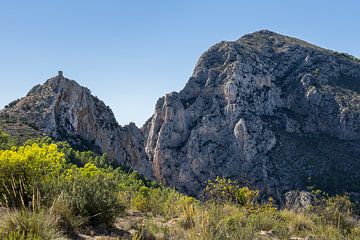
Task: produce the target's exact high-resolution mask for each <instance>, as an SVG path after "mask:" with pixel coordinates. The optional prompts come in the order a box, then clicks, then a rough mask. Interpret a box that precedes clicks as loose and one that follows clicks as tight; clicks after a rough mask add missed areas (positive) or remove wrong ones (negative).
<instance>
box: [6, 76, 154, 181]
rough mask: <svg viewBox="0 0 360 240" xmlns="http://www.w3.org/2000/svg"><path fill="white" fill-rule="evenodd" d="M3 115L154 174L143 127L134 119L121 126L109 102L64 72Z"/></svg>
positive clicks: (38, 87)
mask: <svg viewBox="0 0 360 240" xmlns="http://www.w3.org/2000/svg"><path fill="white" fill-rule="evenodd" d="M0 118H1V119H12V120H13V122H15V123H19V122H20V123H22V124H23V125H25V126H27V128H29V127H32V128H33V130H34V131H38V132H42V133H44V134H46V135H48V136H51V137H53V138H55V139H59V140H66V141H68V142H70V143H71V144H72V145H73V146H75V147H78V148H80V149H91V150H93V151H95V152H98V153H107V155H108V156H109V158H110V159H113V160H115V161H117V163H120V164H122V165H127V166H129V167H133V168H135V169H137V170H139V171H141V172H142V173H143V174H145V175H146V176H148V177H151V166H150V165H149V162H148V161H147V157H146V154H145V152H144V150H143V148H142V147H139V146H143V137H142V133H141V131H140V130H139V129H138V128H137V127H136V126H135V124H133V123H131V124H129V125H127V126H124V127H121V126H119V124H118V123H117V121H116V119H115V117H114V114H113V112H112V111H111V109H110V108H109V107H108V106H106V105H105V104H104V103H103V102H102V101H100V100H99V99H98V98H97V97H94V96H92V95H91V92H90V90H89V89H87V88H84V87H81V86H80V85H79V84H77V83H76V82H75V81H73V80H70V79H67V78H65V77H63V76H62V73H61V72H60V73H59V75H58V76H56V77H53V78H50V79H49V80H47V81H46V82H45V84H43V85H37V86H35V87H33V88H32V89H31V90H30V91H29V93H28V94H27V96H26V97H24V98H22V99H20V100H18V101H16V102H15V103H13V104H11V105H10V106H8V107H6V108H5V109H3V110H2V111H1V112H0ZM10 123H11V122H10ZM6 125H7V126H8V125H10V124H9V123H8V124H6ZM5 128H6V126H5Z"/></svg>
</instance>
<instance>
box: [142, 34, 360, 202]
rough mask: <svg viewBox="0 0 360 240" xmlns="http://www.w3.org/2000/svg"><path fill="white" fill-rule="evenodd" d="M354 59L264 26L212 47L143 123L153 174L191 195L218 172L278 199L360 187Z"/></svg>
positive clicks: (359, 75)
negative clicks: (314, 190)
mask: <svg viewBox="0 0 360 240" xmlns="http://www.w3.org/2000/svg"><path fill="white" fill-rule="evenodd" d="M359 123H360V64H359V60H357V59H355V58H353V57H351V56H348V55H344V54H339V53H335V52H332V51H329V50H325V49H322V48H319V47H316V46H313V45H311V44H308V43H306V42H303V41H300V40H298V39H294V38H289V37H285V36H282V35H279V34H276V33H273V32H269V31H259V32H255V33H253V34H249V35H245V36H243V37H242V38H240V39H239V40H237V41H234V42H221V43H219V44H216V45H215V46H213V47H211V48H210V49H209V50H208V51H207V52H205V53H204V54H203V55H202V56H201V58H200V60H199V61H198V63H197V65H196V68H195V70H194V73H193V76H192V77H191V78H190V80H189V82H188V83H187V84H186V86H185V88H184V89H183V90H182V91H180V92H179V93H170V94H168V95H166V96H165V97H163V98H161V99H160V100H159V101H158V103H157V104H156V108H155V114H154V115H153V117H152V118H151V119H150V120H149V121H148V122H147V123H146V124H145V126H144V132H145V138H146V140H145V150H146V153H147V154H148V156H149V160H150V162H151V164H152V167H153V173H154V175H155V177H156V178H157V179H158V180H160V181H162V182H163V183H165V184H167V185H171V186H176V187H177V188H179V189H181V190H182V191H184V192H187V193H191V194H194V195H196V194H198V192H199V190H200V189H202V188H203V187H204V183H205V182H206V180H208V179H212V178H215V177H216V176H217V175H220V176H224V177H229V178H234V179H237V180H239V181H240V182H243V183H245V184H249V185H251V186H255V187H257V188H260V189H261V190H262V192H263V193H266V194H269V195H272V196H274V197H275V198H277V199H279V198H282V196H283V194H284V192H286V191H288V190H292V189H303V188H305V187H306V186H313V185H314V186H316V187H319V188H323V189H325V190H327V191H330V192H339V191H348V190H353V191H359V190H360V185H359V183H360V172H359V169H360V161H359V159H358V156H359V153H360V142H359V138H360V124H359Z"/></svg>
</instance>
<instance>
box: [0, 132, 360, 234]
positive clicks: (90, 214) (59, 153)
mask: <svg viewBox="0 0 360 240" xmlns="http://www.w3.org/2000/svg"><path fill="white" fill-rule="evenodd" d="M7 138H8V136H7V135H6V134H5V135H1V133H0V141H1V143H5V144H3V145H1V146H5V147H3V149H2V150H0V207H5V208H4V209H5V210H1V208H0V210H1V211H2V212H0V239H56V238H58V237H60V236H61V232H65V233H69V232H73V231H79V229H82V228H83V227H84V225H85V224H86V225H87V224H91V225H98V224H102V223H106V224H108V225H110V224H111V223H113V222H114V220H115V218H116V217H118V216H119V215H122V214H123V213H124V212H125V208H126V209H128V210H139V211H141V212H142V214H143V216H144V217H145V216H146V217H145V220H144V221H143V222H141V223H139V224H134V225H132V227H134V228H138V229H137V230H138V231H139V233H138V234H137V235H133V238H134V239H146V238H148V239H169V238H174V239H190V240H191V239H204V240H205V239H207V240H208V239H209V240H211V239H241V240H246V239H249V240H250V239H263V238H262V236H260V235H259V234H260V232H261V231H268V232H269V233H271V234H273V235H274V236H276V238H278V239H290V238H291V237H295V236H296V237H302V238H306V237H308V238H313V239H350V240H353V239H354V240H355V239H360V225H359V221H358V220H357V219H358V217H357V216H356V215H355V212H354V210H353V208H354V206H353V204H352V203H351V201H350V199H349V197H348V196H347V195H343V196H333V197H330V196H329V195H327V194H324V193H322V192H320V191H314V193H315V194H316V195H317V196H318V198H317V199H318V202H317V204H316V205H315V206H314V207H313V208H310V209H309V210H308V211H307V212H303V213H296V212H292V211H289V210H277V209H275V208H274V207H273V206H272V201H269V202H268V203H265V204H259V203H258V202H257V198H258V195H259V192H258V191H257V190H252V189H249V188H247V187H241V186H239V184H238V183H237V182H236V181H233V180H230V179H225V178H220V177H217V178H216V179H215V180H214V181H209V182H208V185H207V187H206V189H205V196H206V200H208V201H205V202H199V201H197V200H196V199H194V198H192V197H189V196H186V195H183V194H181V193H179V192H177V191H176V190H174V189H171V188H167V187H163V186H160V185H159V184H157V183H156V182H151V181H148V180H146V179H144V178H143V177H142V176H140V175H139V174H138V173H136V172H125V171H124V170H122V169H120V168H117V169H113V168H112V167H110V161H109V160H108V159H107V157H106V155H103V156H97V155H96V154H94V153H92V152H80V151H76V150H74V149H72V148H71V147H70V145H69V144H68V143H66V142H57V143H56V142H54V141H53V140H52V139H50V138H42V139H36V140H31V141H28V142H26V143H25V144H24V145H23V146H20V147H11V146H10V145H11V143H10V144H9V140H7ZM9 209H12V210H9ZM87 226H88V225H87ZM60 230H61V231H60ZM264 239H266V238H264Z"/></svg>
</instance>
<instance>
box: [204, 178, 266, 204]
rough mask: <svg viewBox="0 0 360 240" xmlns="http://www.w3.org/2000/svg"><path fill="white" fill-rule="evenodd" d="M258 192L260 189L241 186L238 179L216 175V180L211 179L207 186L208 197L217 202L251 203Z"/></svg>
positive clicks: (206, 193) (206, 194)
mask: <svg viewBox="0 0 360 240" xmlns="http://www.w3.org/2000/svg"><path fill="white" fill-rule="evenodd" d="M258 194H259V192H258V191H254V190H250V189H249V188H248V187H239V185H238V183H237V182H236V181H233V180H231V179H226V178H221V177H216V179H215V180H214V181H210V180H209V181H208V183H207V186H206V188H205V196H206V198H207V199H208V200H210V201H214V202H217V203H229V202H230V203H237V204H240V205H251V204H254V203H255V200H256V198H257V197H258Z"/></svg>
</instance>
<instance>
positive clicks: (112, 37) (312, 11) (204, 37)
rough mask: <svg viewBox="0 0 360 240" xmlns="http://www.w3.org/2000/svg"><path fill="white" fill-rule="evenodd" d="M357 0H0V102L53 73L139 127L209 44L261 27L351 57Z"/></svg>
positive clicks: (357, 49) (357, 30) (358, 30)
mask: <svg viewBox="0 0 360 240" xmlns="http://www.w3.org/2000/svg"><path fill="white" fill-rule="evenodd" d="M359 12H360V1H355V0H354V1H350V0H349V1H331V0H328V1H325V0H317V1H315V0H311V1H310V0H302V1H289V0H286V1H285V0H283V1H276V0H273V1H267V0H263V1H256V0H252V1H239V0H238V1H235V0H234V1H228V0H221V1H211V0H202V1H201V0H178V1H175V0H174V1H172V0H163V1H158V0H143V1H137V0H127V1H125V0H124V1H121V0H116V1H115V0H114V1H110V0H98V1H95V0H94V1H91V0H46V1H45V0H43V1H39V0H31V1H29V0H26V1H25V0H24V1H17V0H8V1H4V0H0V31H1V33H0V83H1V84H0V106H1V107H2V106H4V105H5V104H7V103H8V102H10V101H12V100H14V99H16V98H19V97H21V96H24V95H25V94H26V93H27V91H28V90H29V89H30V88H31V87H32V86H33V85H35V84H38V83H42V82H44V81H45V80H46V79H48V78H50V77H51V76H53V75H55V74H56V73H57V70H59V69H61V70H63V71H64V74H65V76H67V77H69V78H72V79H75V80H76V81H78V82H79V83H80V84H82V85H84V86H87V87H88V88H90V89H91V90H92V92H93V94H94V95H96V96H98V97H99V98H100V99H102V100H104V101H105V103H106V104H107V105H109V106H110V107H111V108H112V109H113V111H114V113H115V115H116V118H117V120H118V121H119V123H120V124H126V123H128V122H130V121H133V122H135V123H136V124H137V125H140V126H141V125H142V124H143V123H144V122H145V121H146V120H147V119H148V118H149V117H150V116H151V115H152V114H153V112H154V106H155V102H156V100H157V99H158V98H159V97H161V96H163V95H164V94H165V93H168V92H171V91H178V90H180V89H181V88H182V87H183V86H184V85H185V83H186V81H187V80H188V78H189V77H190V75H191V73H192V70H193V68H194V65H195V63H196V61H197V59H198V57H199V56H200V54H201V53H203V52H204V51H205V50H206V49H208V48H209V47H210V46H211V45H213V44H215V43H216V42H219V41H221V40H236V39H238V38H239V37H241V36H242V35H244V34H246V33H250V32H254V31H256V30H260V29H269V30H272V31H276V32H279V33H282V34H285V35H289V36H295V37H298V38H302V39H304V40H306V41H308V42H312V43H314V44H317V45H320V46H322V47H325V48H331V49H334V50H337V51H341V52H348V53H350V54H352V55H355V56H358V57H359V56H360V45H359V43H360V25H359V24H360V14H359Z"/></svg>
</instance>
